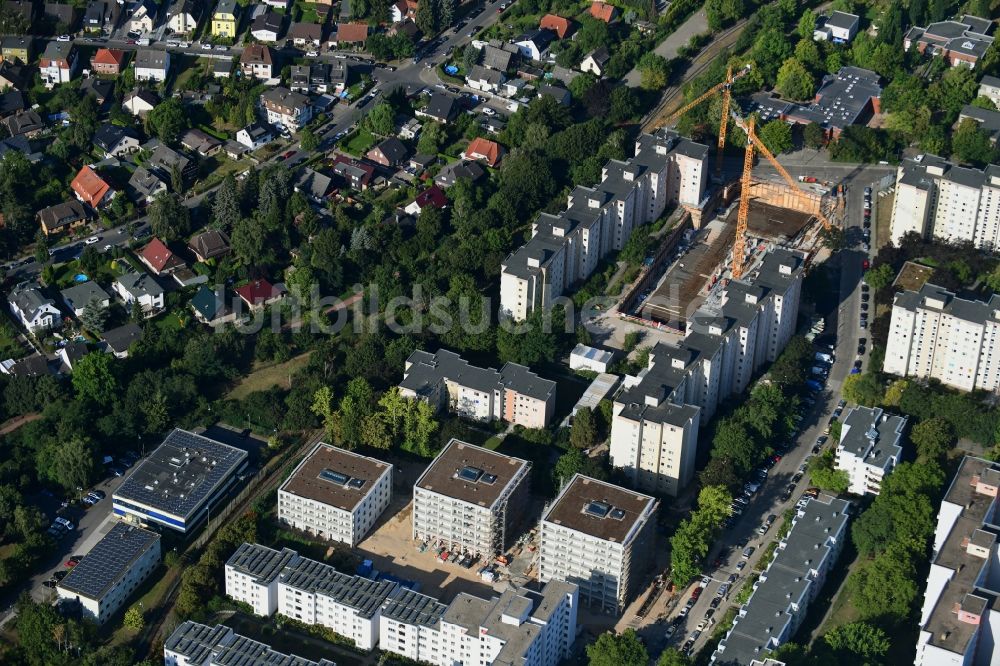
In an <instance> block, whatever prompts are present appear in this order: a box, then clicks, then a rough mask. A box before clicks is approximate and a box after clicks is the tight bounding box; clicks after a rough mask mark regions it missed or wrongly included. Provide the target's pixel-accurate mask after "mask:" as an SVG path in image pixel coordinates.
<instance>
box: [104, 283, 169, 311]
mask: <svg viewBox="0 0 1000 666" xmlns="http://www.w3.org/2000/svg"><path fill="white" fill-rule="evenodd" d="M111 288H112V289H113V290H114V292H115V293H116V294H118V296H119V297H121V299H122V301H123V302H124V303H125V307H127V308H130V309H131V308H134V307H138V308H142V312H143V315H144V316H146V317H152V316H154V315H156V314H158V313H159V312H160V311H162V310H163V304H164V300H163V287H161V286H160V285H159V284H158V283H157V282H156V280H154V279H153V277H152V276H151V275H149V274H148V273H125V274H124V275H121V276H119V277H118V278H116V279H115V281H114V282H112V283H111Z"/></svg>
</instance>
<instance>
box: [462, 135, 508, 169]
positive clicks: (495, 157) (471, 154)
mask: <svg viewBox="0 0 1000 666" xmlns="http://www.w3.org/2000/svg"><path fill="white" fill-rule="evenodd" d="M501 157H503V148H502V147H501V146H500V144H499V143H497V142H496V141H490V140H489V139H484V138H482V137H476V138H475V139H473V140H472V141H471V142H470V143H469V147H468V148H466V149H465V152H463V153H462V159H463V160H482V161H483V162H486V165H487V166H490V167H496V165H497V164H499V163H500V158H501Z"/></svg>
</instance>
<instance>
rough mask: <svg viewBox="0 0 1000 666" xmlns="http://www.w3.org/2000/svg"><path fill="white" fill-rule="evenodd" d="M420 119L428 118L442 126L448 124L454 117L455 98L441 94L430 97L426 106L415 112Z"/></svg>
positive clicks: (437, 93) (436, 93)
mask: <svg viewBox="0 0 1000 666" xmlns="http://www.w3.org/2000/svg"><path fill="white" fill-rule="evenodd" d="M415 113H416V114H417V116H419V117H421V118H430V119H431V120H434V121H436V122H439V123H442V124H448V122H450V121H451V120H452V118H454V117H455V98H454V97H452V96H451V95H447V94H445V93H443V92H435V93H434V94H433V95H431V98H430V100H429V101H428V102H427V106H425V107H424V108H422V109H417V110H416V111H415Z"/></svg>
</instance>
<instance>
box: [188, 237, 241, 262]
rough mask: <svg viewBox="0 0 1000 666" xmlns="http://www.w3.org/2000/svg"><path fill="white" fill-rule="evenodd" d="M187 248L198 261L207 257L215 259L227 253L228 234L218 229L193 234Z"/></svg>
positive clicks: (207, 258)
mask: <svg viewBox="0 0 1000 666" xmlns="http://www.w3.org/2000/svg"><path fill="white" fill-rule="evenodd" d="M188 248H189V249H190V250H191V251H192V252H193V253H194V256H195V258H196V259H197V260H198V261H201V262H205V261H208V260H209V259H217V258H219V257H224V256H226V255H227V254H229V251H230V249H231V248H230V245H229V236H227V235H226V232H224V231H220V230H218V229H209V230H208V231H203V232H202V233H200V234H198V235H197V236H194V237H193V238H192V239H191V240H190V242H188Z"/></svg>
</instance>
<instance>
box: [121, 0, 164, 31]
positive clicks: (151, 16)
mask: <svg viewBox="0 0 1000 666" xmlns="http://www.w3.org/2000/svg"><path fill="white" fill-rule="evenodd" d="M159 14H160V5H159V4H158V3H157V2H156V1H155V0H139V2H138V3H136V5H135V9H134V10H133V11H132V15H131V16H130V17H129V20H128V29H129V30H130V31H132V32H137V33H139V34H144V33H147V32H152V31H153V28H154V27H155V26H156V21H157V18H158V17H159Z"/></svg>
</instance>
